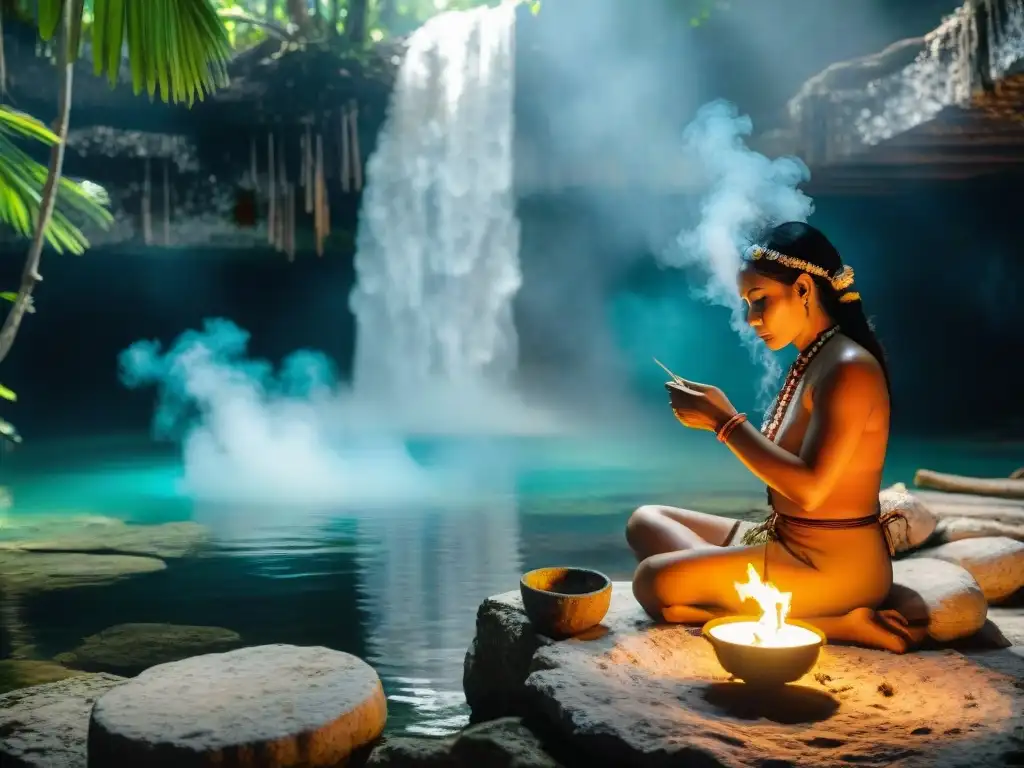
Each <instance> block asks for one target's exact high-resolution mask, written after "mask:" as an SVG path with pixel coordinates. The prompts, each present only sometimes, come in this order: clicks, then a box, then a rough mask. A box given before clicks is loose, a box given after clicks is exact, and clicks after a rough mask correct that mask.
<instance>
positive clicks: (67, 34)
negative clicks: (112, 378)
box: [0, 2, 82, 362]
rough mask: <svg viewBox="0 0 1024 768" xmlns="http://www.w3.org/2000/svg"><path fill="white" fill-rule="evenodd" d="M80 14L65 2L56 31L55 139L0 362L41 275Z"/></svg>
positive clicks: (0, 337) (0, 343)
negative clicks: (72, 44) (58, 83)
mask: <svg viewBox="0 0 1024 768" xmlns="http://www.w3.org/2000/svg"><path fill="white" fill-rule="evenodd" d="M81 23H82V19H81V17H78V18H76V17H75V3H71V2H65V3H64V8H63V19H62V20H61V35H60V94H59V96H58V105H57V119H56V120H55V121H54V126H53V132H54V133H55V134H57V143H56V144H54V145H53V148H52V149H51V150H50V168H49V172H48V173H47V175H46V183H45V184H44V185H43V193H42V199H41V200H40V203H39V217H38V219H36V231H35V237H33V239H32V245H31V246H30V247H29V250H28V256H27V257H26V258H25V267H24V269H23V270H22V273H21V285H20V286H19V287H18V298H16V299H15V300H14V305H13V306H12V307H11V311H10V312H8V313H7V317H6V318H5V319H4V324H3V326H2V327H0V362H3V360H4V358H6V357H7V355H8V353H9V352H10V351H11V347H12V346H14V339H15V337H16V336H17V335H18V329H19V328H20V327H21V320H22V318H23V317H24V316H25V312H26V310H27V309H28V307H29V303H30V301H31V299H32V291H33V290H34V289H35V287H36V283H38V282H39V281H40V280H42V279H43V278H42V277H41V276H40V275H39V261H40V259H41V257H42V254H43V245H44V244H45V243H46V228H47V227H48V226H49V224H50V219H51V217H52V216H53V208H54V205H56V203H57V192H58V190H59V189H60V176H61V171H62V170H63V168H64V145H65V143H66V142H67V137H68V121H69V119H70V118H71V88H72V85H73V84H74V72H75V66H74V65H75V57H74V56H73V55H72V51H71V43H72V41H73V40H76V39H78V27H79V25H80V24H81Z"/></svg>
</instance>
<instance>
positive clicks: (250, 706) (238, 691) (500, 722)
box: [0, 487, 1024, 768]
mask: <svg viewBox="0 0 1024 768" xmlns="http://www.w3.org/2000/svg"><path fill="white" fill-rule="evenodd" d="M882 501H883V509H893V508H897V509H900V510H901V511H903V512H905V513H906V514H907V519H908V521H909V525H908V527H907V528H905V529H904V536H903V538H902V539H901V540H900V541H899V542H898V548H900V549H901V550H902V551H901V553H900V555H899V558H898V560H897V562H896V563H895V564H894V571H895V574H896V584H897V587H896V588H894V590H893V595H892V598H891V601H890V602H891V604H892V605H893V607H897V608H899V609H900V610H901V611H903V612H904V613H905V614H907V615H908V616H910V617H911V618H914V619H917V620H921V621H927V622H928V627H929V635H930V638H929V640H928V642H927V643H926V645H925V647H924V648H922V649H920V650H917V651H914V652H912V653H908V654H906V655H903V656H896V655H892V654H888V653H884V652H878V651H871V650H865V649H860V648H852V647H840V646H826V647H825V648H824V649H823V650H822V654H821V657H820V659H819V661H818V663H817V664H816V666H815V667H814V669H813V670H812V671H811V672H810V673H809V674H808V675H806V676H805V677H804V678H802V679H801V680H799V681H798V682H797V683H796V684H793V685H790V686H787V687H786V688H785V689H783V690H780V691H777V692H775V693H772V694H764V693H760V694H756V695H755V694H753V693H752V692H751V691H749V690H748V689H747V688H746V686H745V685H744V684H742V683H739V682H736V681H734V680H732V679H730V677H729V676H728V675H727V673H725V672H724V670H723V669H722V668H721V667H720V666H719V665H718V662H717V660H716V659H715V657H714V654H713V652H712V649H711V647H710V645H709V644H708V643H707V642H706V641H705V640H703V639H702V638H701V637H700V635H699V631H697V630H696V629H693V628H687V627H682V626H656V625H654V624H653V623H652V622H651V621H650V620H649V619H648V618H647V616H646V615H645V614H644V613H643V611H642V610H641V609H640V607H639V605H638V604H637V603H636V601H635V600H634V598H633V596H632V590H631V588H630V585H629V584H628V583H625V582H616V583H615V584H614V585H613V594H612V602H611V607H610V609H609V612H608V614H607V616H606V617H605V619H604V621H603V622H602V624H601V625H600V626H599V627H597V628H596V629H595V630H592V631H590V632H588V633H586V634H585V635H584V636H581V637H577V638H574V639H571V640H567V641H561V642H555V641H552V640H550V639H548V638H545V637H543V636H541V635H539V634H538V633H537V632H535V631H534V629H533V627H532V626H531V624H530V623H529V621H528V619H527V618H526V616H525V614H524V612H523V609H522V603H521V600H520V597H519V593H518V591H517V590H516V591H510V592H508V593H505V594H502V595H496V596H494V597H491V598H489V599H487V600H486V601H484V603H483V604H482V605H481V606H480V609H479V612H478V616H477V628H476V637H475V638H474V640H473V642H472V645H471V647H470V648H469V651H468V653H467V656H466V663H465V677H464V690H465V694H466V699H467V703H468V704H469V706H470V708H471V710H472V719H473V724H472V725H471V726H469V727H468V728H466V729H464V730H463V731H462V732H460V733H459V734H457V735H455V736H452V737H449V738H445V739H440V738H423V737H413V736H397V735H395V736H392V735H387V736H384V735H383V734H384V729H385V724H386V719H387V702H386V700H385V696H384V692H383V688H382V686H381V682H380V679H379V677H378V675H377V673H376V672H375V671H374V670H373V668H371V667H370V666H369V665H368V664H366V663H365V662H363V661H362V660H360V659H358V658H356V657H354V656H351V655H349V654H346V653H341V652H338V651H334V650H330V649H327V648H319V647H296V646H289V645H265V646H255V647H241V648H240V647H237V646H238V645H239V644H240V642H241V638H238V637H237V635H234V634H233V633H231V632H230V631H228V630H223V629H218V628H216V627H174V626H165V625H121V626H118V627H112V628H110V629H108V630H105V631H104V632H101V633H99V634H97V635H95V636H93V637H90V638H86V639H85V640H84V641H83V642H82V644H81V645H80V647H79V648H76V649H74V650H73V651H70V652H68V653H66V654H62V655H61V657H59V658H57V659H54V660H50V661H46V660H27V659H26V660H22V661H18V660H9V661H7V662H0V665H7V667H3V666H0V680H2V679H4V676H5V674H6V675H7V677H10V676H11V673H10V669H13V666H12V665H16V664H21V665H24V667H23V669H22V671H21V672H20V673H19V674H21V676H22V680H23V681H24V682H25V683H38V684H31V685H30V686H29V687H24V688H20V689H18V690H13V691H10V692H8V693H6V694H3V695H0V763H2V764H3V765H4V766H5V768H6V766H8V765H11V766H19V767H21V766H32V767H33V768H49V767H51V766H68V767H69V768H85V767H86V766H88V768H108V767H109V768H114V767H120V766H124V765H146V766H147V768H150V767H152V768H179V767H180V768H184V767H185V766H189V767H191V766H216V765H237V766H254V767H255V766H261V767H262V766H265V767H267V768H276V767H277V766H293V767H298V766H307V767H312V766H316V767H322V768H327V767H329V766H341V765H346V766H360V765H370V766H409V768H415V767H418V766H423V767H428V766H430V767H433V768H477V767H478V766H487V767H488V768H490V767H491V766H493V767H494V768H502V767H503V766H509V767H511V766H516V768H557V767H558V766H563V768H574V766H584V765H586V766H631V767H632V766H637V767H638V768H644V767H645V766H658V767H660V766H674V765H700V766H768V765H771V766H797V765H806V766H826V767H828V766H848V765H851V764H855V765H862V766H890V765H899V766H939V767H943V768H944V767H945V766H968V765H986V766H1010V765H1020V764H1021V761H1022V759H1024V601H1022V599H1021V598H1022V590H1024V543H1022V540H1024V535H1021V534H1022V531H1021V524H1022V519H1024V501H1021V500H1019V499H1008V498H986V497H980V496H965V495H963V494H952V493H930V492H920V493H918V492H916V491H915V492H914V493H910V492H908V491H907V490H906V489H905V488H902V487H897V488H892V489H887V491H885V492H883V498H882ZM986 510H987V511H986ZM964 520H967V521H971V523H972V526H973V527H972V526H968V525H965V524H963V523H962V522H957V521H964ZM992 524H999V525H1001V526H1003V528H1002V529H1000V530H1001V535H991V534H992V533H993V530H992V529H991V528H990V527H986V526H990V525H992ZM155 527H156V528H159V526H155ZM86 528H88V526H86ZM109 532H110V533H111V534H115V533H116V531H115V530H114V529H113V528H111V529H110V531H109ZM972 532H973V533H974V535H969V534H971V533H972ZM979 532H980V535H979ZM172 534H174V535H179V536H180V535H181V531H177V532H175V531H171V530H168V531H162V532H161V535H162V536H163V537H164V544H163V545H161V546H162V548H158V547H155V546H154V545H153V543H152V541H151V542H150V544H149V545H146V544H144V543H142V541H141V539H140V537H141V536H142V534H141V532H139V531H134V532H131V531H124V530H122V531H121V532H120V533H118V534H117V535H111V536H109V537H104V539H105V540H106V541H107V542H108V543H109V542H111V541H120V542H121V543H120V545H119V546H118V547H117V548H116V549H117V550H118V551H117V552H110V550H109V549H107V548H105V549H104V550H103V553H102V554H97V553H92V554H90V553H89V552H88V551H87V550H89V547H88V546H86V543H87V540H88V537H87V536H85V535H84V534H83V533H82V532H81V531H79V532H78V533H77V534H76V536H77V537H78V542H79V543H78V545H77V546H75V547H72V546H71V544H70V543H69V539H67V538H66V537H65V538H64V539H63V542H64V543H63V544H61V540H60V539H59V538H58V539H57V540H54V541H51V542H49V543H48V544H47V545H46V546H39V545H36V546H26V545H25V544H24V543H22V544H20V545H18V544H15V543H8V544H7V545H4V547H5V549H3V550H2V551H0V555H2V556H0V579H4V580H5V581H6V584H7V585H11V584H18V585H19V587H20V588H22V589H25V588H39V587H40V584H39V582H38V581H32V580H31V579H29V578H28V577H27V576H26V575H25V574H26V569H24V568H23V567H21V564H20V563H21V562H22V561H21V560H19V558H26V557H42V556H57V555H58V554H61V553H63V554H65V555H72V556H76V557H87V556H91V557H128V558H133V557H141V558H151V557H152V553H153V552H155V551H161V552H163V553H164V555H165V556H167V554H168V553H169V552H181V551H187V550H188V549H189V547H190V546H194V545H195V544H194V542H193V544H191V545H186V544H185V543H183V540H180V539H179V545H178V546H177V548H176V549H175V548H174V547H172V546H171V545H170V544H169V543H168V542H169V541H170V540H172V539H173V538H174V537H173V535H172ZM133 536H134V537H135V538H134V539H133V538H132V537H133ZM185 539H188V537H187V536H186V537H185ZM42 540H45V539H37V541H42ZM97 541H98V539H97ZM121 550H124V553H122V552H121ZM147 552H148V553H150V554H145V553H147ZM161 562H162V561H161ZM12 563H13V564H15V565H16V566H17V567H12ZM65 565H66V564H65ZM58 570H59V569H58ZM71 570H73V569H71ZM101 570H102V569H101ZM70 572H71V571H69V570H68V568H67V567H65V568H64V569H63V571H62V572H61V573H62V575H61V578H62V579H65V580H67V578H68V576H67V574H68V573H70ZM92 573H93V574H94V575H93V576H92V577H90V578H93V579H94V578H96V577H95V571H92ZM104 573H106V572H104ZM12 574H13V575H14V577H15V578H13V579H12ZM104 578H114V576H112V575H111V573H106V575H105V576H104ZM58 583H65V582H63V581H58ZM29 665H31V669H30V668H29ZM5 670H6V672H5ZM62 670H63V671H62ZM111 673H113V674H111ZM132 675H135V676H134V677H133V676H132Z"/></svg>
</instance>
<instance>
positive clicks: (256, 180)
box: [249, 136, 260, 197]
mask: <svg viewBox="0 0 1024 768" xmlns="http://www.w3.org/2000/svg"><path fill="white" fill-rule="evenodd" d="M259 171H260V169H259V164H258V163H257V162H256V137H255V136H251V137H250V138H249V173H250V174H251V175H252V194H253V197H257V196H258V195H259V193H260V175H259Z"/></svg>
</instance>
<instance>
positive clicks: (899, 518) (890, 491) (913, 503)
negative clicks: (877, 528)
mask: <svg viewBox="0 0 1024 768" xmlns="http://www.w3.org/2000/svg"><path fill="white" fill-rule="evenodd" d="M878 504H879V507H880V508H881V516H882V519H883V520H885V521H886V523H885V525H886V530H887V531H888V532H889V541H890V542H891V543H892V548H893V550H894V553H895V554H899V553H900V552H907V551H909V550H912V549H916V548H917V547H919V546H921V545H922V544H923V543H924V542H925V541H927V540H928V538H929V537H930V536H931V535H932V533H934V532H935V526H936V525H937V524H938V522H939V520H938V518H937V517H936V516H935V515H933V514H932V512H931V510H930V509H928V507H927V506H926V505H925V504H924V502H922V501H921V500H920V499H918V498H917V497H916V496H914V494H912V493H910V491H908V490H907V489H906V487H904V486H902V485H894V486H893V487H891V488H886V489H885V490H883V491H882V492H881V493H879V494H878ZM889 515H892V516H893V517H892V518H891V519H888V520H887V517H888V516H889Z"/></svg>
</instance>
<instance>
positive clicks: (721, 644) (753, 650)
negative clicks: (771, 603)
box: [702, 616, 825, 687]
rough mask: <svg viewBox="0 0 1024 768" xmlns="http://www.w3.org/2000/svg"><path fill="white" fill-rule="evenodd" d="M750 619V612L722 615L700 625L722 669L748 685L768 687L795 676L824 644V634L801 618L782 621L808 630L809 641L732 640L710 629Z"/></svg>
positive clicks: (803, 672)
mask: <svg viewBox="0 0 1024 768" xmlns="http://www.w3.org/2000/svg"><path fill="white" fill-rule="evenodd" d="M754 621H755V619H754V618H753V617H752V616H726V617H723V618H720V619H714V620H712V621H709V622H708V623H707V624H705V625H704V629H703V630H702V634H703V635H704V637H705V639H706V640H707V641H708V642H709V643H711V647H712V648H714V650H715V656H716V657H717V658H718V663H719V664H721V665H722V668H723V669H724V670H725V671H726V672H728V673H730V674H731V675H732V676H733V677H737V678H739V679H740V680H742V681H743V682H745V683H747V684H748V685H754V686H763V687H771V686H779V685H785V684H786V683H792V682H793V681H794V680H799V679H800V678H801V677H803V676H804V675H806V674H807V673H808V672H810V671H811V669H813V668H814V665H815V663H816V662H817V661H818V656H819V654H820V653H821V646H822V645H824V644H825V635H824V634H823V633H822V632H821V631H820V630H818V629H817V628H815V627H812V626H811V625H810V624H805V623H804V622H802V621H792V620H790V621H787V622H786V623H787V624H790V625H792V626H795V627H800V628H801V629H804V630H807V632H808V633H809V635H808V636H807V637H808V639H809V640H810V642H807V643H802V644H800V645H789V646H781V647H774V646H762V645H749V644H746V643H739V642H732V641H730V640H729V639H728V638H727V637H723V636H722V634H721V633H716V632H715V631H714V630H715V628H716V627H724V626H726V625H729V624H739V623H743V622H750V623H753V622H754ZM811 636H813V638H812V637H811Z"/></svg>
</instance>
